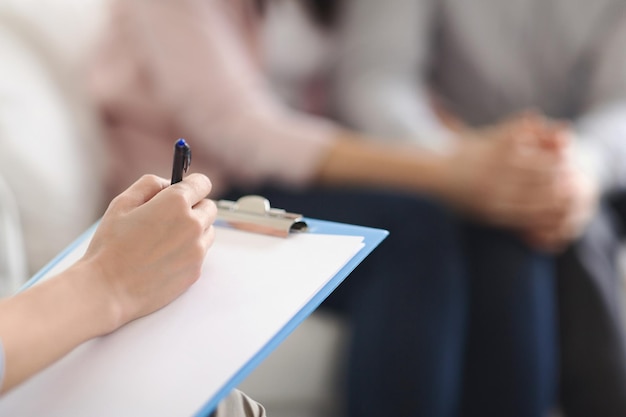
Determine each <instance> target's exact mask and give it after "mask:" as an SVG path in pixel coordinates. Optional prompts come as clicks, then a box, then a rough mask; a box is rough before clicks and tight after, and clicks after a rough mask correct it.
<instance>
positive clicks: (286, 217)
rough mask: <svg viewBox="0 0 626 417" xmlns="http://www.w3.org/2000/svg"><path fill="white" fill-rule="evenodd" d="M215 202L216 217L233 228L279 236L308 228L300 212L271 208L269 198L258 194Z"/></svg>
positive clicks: (285, 235)
mask: <svg viewBox="0 0 626 417" xmlns="http://www.w3.org/2000/svg"><path fill="white" fill-rule="evenodd" d="M215 204H216V206H217V219H218V220H219V221H222V222H225V223H226V224H228V225H229V226H231V227H233V228H235V229H241V230H246V231H249V232H255V233H263V234H266V235H272V236H280V237H287V236H288V235H289V233H290V232H304V231H306V230H307V229H308V226H307V224H306V222H305V221H304V220H302V217H303V216H302V215H301V214H296V213H289V212H287V211H285V210H283V209H278V208H272V207H271V206H270V202H269V200H267V199H266V198H265V197H262V196H259V195H246V196H243V197H241V198H240V199H238V200H237V201H229V200H218V201H216V202H215Z"/></svg>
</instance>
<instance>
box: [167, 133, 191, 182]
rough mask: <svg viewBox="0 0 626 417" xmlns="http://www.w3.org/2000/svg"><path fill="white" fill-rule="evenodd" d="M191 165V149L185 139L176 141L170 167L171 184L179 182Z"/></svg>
mask: <svg viewBox="0 0 626 417" xmlns="http://www.w3.org/2000/svg"><path fill="white" fill-rule="evenodd" d="M190 164H191V148H190V147H189V145H188V144H187V142H185V139H182V138H181V139H178V140H177V141H176V143H175V144H174V164H173V166H172V184H176V183H177V182H181V181H182V180H183V174H184V173H185V172H187V170H188V169H189V165H190Z"/></svg>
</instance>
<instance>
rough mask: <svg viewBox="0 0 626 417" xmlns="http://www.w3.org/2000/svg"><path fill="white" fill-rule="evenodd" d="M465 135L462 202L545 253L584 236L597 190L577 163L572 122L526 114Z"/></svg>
mask: <svg viewBox="0 0 626 417" xmlns="http://www.w3.org/2000/svg"><path fill="white" fill-rule="evenodd" d="M460 136H461V137H462V139H461V140H459V141H458V142H457V143H456V144H455V146H454V148H453V150H452V151H451V152H450V154H449V157H448V163H449V169H448V172H449V176H448V183H449V186H448V189H449V195H448V197H449V199H450V200H451V201H452V203H453V204H454V205H456V206H457V207H459V208H461V209H463V210H464V211H466V212H467V213H469V214H471V215H473V216H475V217H477V218H479V219H480V220H482V221H485V222H487V223H490V224H493V225H496V226H500V227H505V228H510V229H514V230H516V231H518V232H519V233H520V235H521V236H523V238H524V239H525V240H526V241H527V242H529V243H530V244H531V245H533V246H534V247H536V248H538V249H541V250H545V251H550V252H555V251H560V250H562V249H563V248H564V247H565V246H566V245H567V244H568V243H570V242H571V241H572V240H574V239H576V238H577V237H578V236H580V234H581V233H582V232H583V230H584V228H585V226H586V224H587V223H588V221H589V219H590V218H591V216H592V214H593V212H594V211H595V207H596V202H597V185H596V184H595V183H594V181H593V180H592V178H591V177H590V176H589V175H587V174H586V173H585V172H583V170H582V169H581V168H580V167H578V166H577V165H576V163H575V160H574V157H573V151H572V142H571V139H570V137H571V134H570V130H569V128H568V127H567V126H566V125H564V124H561V123H555V122H551V121H548V120H546V119H544V118H543V117H541V116H538V115H535V114H522V115H520V116H516V117H513V118H511V119H509V120H506V121H504V122H502V123H500V124H499V125H496V126H492V127H489V128H486V129H481V130H471V131H470V130H464V131H463V133H461V135H460Z"/></svg>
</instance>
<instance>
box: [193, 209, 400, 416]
mask: <svg viewBox="0 0 626 417" xmlns="http://www.w3.org/2000/svg"><path fill="white" fill-rule="evenodd" d="M304 220H305V221H306V223H307V225H308V228H309V230H308V232H307V233H320V234H333V235H352V236H363V242H364V244H365V246H364V247H363V248H362V249H361V250H360V251H359V252H358V253H357V254H356V255H355V256H354V257H353V258H352V259H351V260H350V261H349V262H348V263H347V264H346V265H345V266H344V267H343V268H342V269H341V270H340V271H339V272H338V273H337V274H336V275H335V276H334V277H333V278H332V279H331V280H330V281H329V282H328V283H327V284H326V285H325V286H324V287H323V288H322V289H321V290H320V291H319V292H318V293H317V294H316V295H315V296H314V297H313V298H312V299H311V300H310V301H309V303H308V304H306V305H305V306H304V307H303V308H302V309H301V310H300V311H299V312H298V314H296V315H295V316H294V317H293V318H292V319H291V320H290V321H289V322H288V323H287V325H286V326H285V327H283V328H282V330H281V331H279V332H278V333H277V334H276V336H274V338H273V339H271V340H270V342H269V343H267V345H265V347H264V348H263V349H261V350H260V351H259V352H258V353H257V354H256V355H255V356H254V358H252V360H250V361H249V362H248V363H247V364H246V365H245V366H244V367H243V368H242V369H241V370H240V371H239V372H237V373H236V374H235V375H234V376H233V377H232V379H231V380H230V381H229V382H228V383H227V384H226V385H224V387H223V388H222V389H221V390H220V391H219V392H218V393H217V394H216V395H215V396H213V398H211V399H210V400H209V401H208V402H207V403H206V405H205V406H204V407H202V409H200V410H199V411H198V412H197V413H196V414H195V415H194V417H207V416H208V415H209V414H210V413H211V412H213V410H215V408H216V407H217V405H218V404H219V402H220V401H221V400H223V399H224V398H225V397H226V396H227V395H228V394H229V393H230V392H231V391H232V390H233V389H235V388H236V387H237V386H239V384H241V382H243V380H244V379H245V378H246V377H247V376H248V375H249V374H250V373H251V372H252V371H253V370H254V369H255V368H256V367H257V366H259V365H260V364H261V362H263V360H264V359H265V358H266V357H267V356H269V354H270V353H272V352H273V351H274V350H275V349H276V348H277V347H278V345H280V344H281V343H282V342H283V340H285V339H286V338H287V336H289V335H290V334H291V333H292V332H293V331H294V330H295V329H296V327H298V326H299V325H300V323H302V322H303V321H304V319H306V318H307V317H309V316H310V315H311V313H313V311H315V310H316V309H317V308H318V307H319V305H320V304H321V303H322V302H323V301H324V300H325V299H326V298H327V297H328V296H329V295H330V294H331V293H332V292H333V291H334V290H335V288H337V287H338V286H339V284H341V283H342V282H343V281H344V280H345V279H346V277H347V276H348V275H350V273H351V272H352V271H353V270H354V269H355V268H356V267H357V266H358V265H359V264H360V263H361V262H362V261H363V260H364V259H365V258H366V257H367V256H368V255H369V254H370V253H371V252H372V251H373V250H374V249H375V248H376V247H377V246H378V245H379V244H380V243H381V242H382V241H383V240H384V239H385V238H386V237H387V236H388V235H389V232H388V231H387V230H383V229H375V228H370V227H364V226H356V225H351V224H345V223H336V222H329V221H324V220H317V219H309V218H304Z"/></svg>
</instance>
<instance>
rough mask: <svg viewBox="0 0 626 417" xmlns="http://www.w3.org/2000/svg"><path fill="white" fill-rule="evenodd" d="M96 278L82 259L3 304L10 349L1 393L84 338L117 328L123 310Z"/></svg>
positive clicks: (3, 332)
mask: <svg viewBox="0 0 626 417" xmlns="http://www.w3.org/2000/svg"><path fill="white" fill-rule="evenodd" d="M93 276H94V271H93V270H92V269H91V268H90V266H89V265H87V264H86V263H84V262H82V263H78V264H76V265H75V266H73V267H71V268H70V269H68V270H67V271H65V272H63V273H61V274H60V275H58V276H56V277H54V278H52V279H50V280H48V281H45V282H42V283H40V284H37V285H35V286H33V287H31V288H29V289H28V290H26V291H24V292H22V293H20V294H18V295H16V296H14V297H11V298H8V299H6V300H4V301H2V302H0V340H1V341H2V344H3V346H4V353H5V376H4V381H3V383H2V389H1V390H2V392H5V391H7V390H9V389H10V388H12V387H14V386H15V385H17V384H19V383H20V382H22V381H24V380H25V379H27V378H29V377H30V376H32V375H33V374H35V373H37V372H38V371H40V370H42V369H44V368H45V367H47V366H48V365H50V364H52V363H53V362H55V361H56V360H58V359H60V358H61V357H63V356H64V355H65V354H67V353H68V352H70V351H71V350H72V349H74V348H75V347H77V346H78V345H80V344H81V343H83V342H84V341H86V340H88V339H90V338H92V337H96V336H99V335H102V334H106V333H108V332H110V331H112V330H114V328H116V327H117V325H118V323H119V322H120V320H119V314H118V313H117V312H116V311H115V308H114V304H113V303H112V302H110V301H109V300H107V298H106V296H105V295H104V294H106V293H107V292H106V291H104V290H103V289H102V288H100V287H98V285H99V284H98V281H97V280H96V279H94V277H93Z"/></svg>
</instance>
